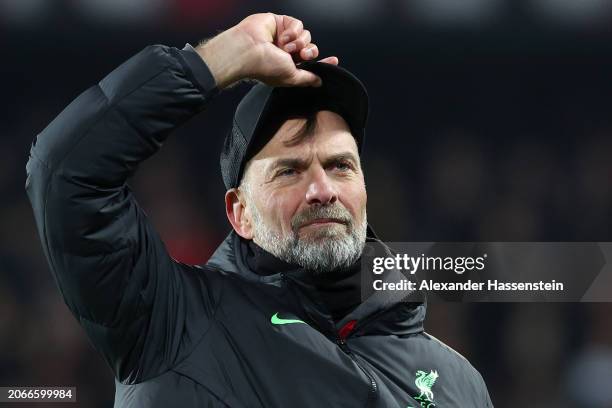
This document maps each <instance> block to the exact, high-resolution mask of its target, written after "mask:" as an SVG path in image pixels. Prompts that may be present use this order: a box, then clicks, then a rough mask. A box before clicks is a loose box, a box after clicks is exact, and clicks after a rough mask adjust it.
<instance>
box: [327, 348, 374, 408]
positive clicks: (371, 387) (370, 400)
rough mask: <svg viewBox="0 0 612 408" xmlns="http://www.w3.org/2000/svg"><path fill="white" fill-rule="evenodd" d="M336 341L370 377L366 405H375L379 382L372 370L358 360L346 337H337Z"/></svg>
mask: <svg viewBox="0 0 612 408" xmlns="http://www.w3.org/2000/svg"><path fill="white" fill-rule="evenodd" d="M336 343H337V344H338V346H340V349H341V350H342V351H344V353H346V355H348V356H349V357H350V358H351V360H353V361H354V362H355V364H356V365H357V367H359V369H360V370H361V371H363V373H364V374H365V375H366V377H368V379H369V380H370V393H369V395H368V400H367V402H366V407H371V406H374V405H373V404H374V401H375V400H376V397H377V392H378V384H376V380H375V379H374V377H373V376H372V375H371V374H370V372H369V371H368V370H367V369H366V368H365V367H364V366H363V365H362V364H361V363H360V362H359V360H357V357H356V356H355V354H353V352H352V351H351V349H350V348H349V346H348V344H346V339H344V338H342V337H338V338H337V339H336Z"/></svg>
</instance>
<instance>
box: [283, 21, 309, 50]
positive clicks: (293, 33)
mask: <svg viewBox="0 0 612 408" xmlns="http://www.w3.org/2000/svg"><path fill="white" fill-rule="evenodd" d="M283 27H284V28H285V30H284V31H283V32H282V33H281V36H280V45H283V44H287V43H288V42H289V41H293V40H295V39H296V38H298V36H299V35H300V34H301V33H302V30H303V29H304V25H303V24H302V22H301V21H300V20H298V19H297V18H293V17H290V16H283Z"/></svg>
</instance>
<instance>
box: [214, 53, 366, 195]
mask: <svg viewBox="0 0 612 408" xmlns="http://www.w3.org/2000/svg"><path fill="white" fill-rule="evenodd" d="M298 67H299V68H300V69H305V70H308V71H310V72H313V73H315V74H317V75H318V76H319V77H320V78H321V80H322V81H323V82H322V85H321V86H320V87H316V88H315V87H272V86H269V85H266V84H263V83H258V84H256V85H254V86H253V88H251V90H250V91H249V92H248V93H247V94H246V95H245V96H244V98H242V100H241V101H240V103H239V104H238V107H237V108H236V112H235V114H234V120H233V123H232V129H231V131H230V132H229V133H228V134H227V136H226V138H225V143H224V144H223V149H222V151H221V175H222V176H223V183H224V184H225V187H226V188H227V189H228V190H229V189H230V188H234V187H238V185H239V184H240V180H241V178H242V173H243V171H244V166H245V165H246V163H247V162H248V161H249V160H250V159H251V157H253V156H255V154H257V152H259V150H261V149H262V148H263V147H264V146H265V145H266V143H268V141H269V140H270V139H271V138H272V136H274V134H275V133H276V131H277V130H278V129H279V128H280V126H281V125H282V124H283V123H284V122H285V120H286V119H288V118H289V117H291V116H294V115H299V116H303V115H304V114H307V113H311V112H316V111H319V110H330V111H332V112H336V113H337V114H339V115H340V116H342V117H343V118H344V120H345V121H346V122H347V124H348V125H349V127H350V129H351V133H352V134H353V137H355V141H356V142H357V148H358V149H359V153H360V154H361V152H362V149H363V144H364V143H363V142H364V139H365V127H366V122H367V118H368V113H369V107H368V93H367V91H366V89H365V86H364V85H363V83H361V81H360V80H359V79H358V78H357V77H356V76H355V75H353V74H352V73H351V72H349V71H348V70H346V69H344V68H342V67H339V66H337V65H332V64H327V63H323V62H316V61H307V62H303V63H301V64H299V65H298Z"/></svg>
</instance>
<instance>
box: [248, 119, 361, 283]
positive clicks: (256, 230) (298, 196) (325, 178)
mask: <svg viewBox="0 0 612 408" xmlns="http://www.w3.org/2000/svg"><path fill="white" fill-rule="evenodd" d="M305 121H306V119H302V118H299V119H290V120H287V121H286V122H285V123H284V124H283V125H282V126H281V128H280V129H279V130H278V131H277V133H276V134H275V135H274V136H273V138H272V139H271V140H270V141H269V142H268V144H266V145H265V146H264V148H263V149H262V150H261V151H260V152H259V153H257V155H256V156H254V157H253V158H252V159H251V161H250V162H249V165H248V167H247V170H246V171H245V175H244V180H243V183H242V186H241V190H243V193H244V201H245V210H244V216H245V218H246V219H248V220H249V222H250V223H251V225H252V235H253V240H254V241H255V243H257V244H258V245H260V246H261V247H262V248H264V249H266V250H267V251H268V252H271V253H272V254H274V255H276V256H277V257H279V258H281V259H283V260H285V261H288V262H291V263H297V264H299V265H301V266H303V267H306V268H307V269H312V270H314V271H315V272H325V271H329V270H333V269H337V268H341V267H346V266H349V265H350V264H352V263H353V262H354V261H356V260H357V258H358V257H359V256H360V255H361V251H362V249H363V245H364V243H365V235H366V227H367V220H366V201H367V196H366V190H365V182H364V178H363V173H362V170H361V165H360V162H359V153H358V151H357V144H356V143H355V139H354V138H353V136H352V135H351V132H350V129H349V126H348V125H347V123H346V122H345V121H344V119H343V118H342V117H341V116H340V115H338V114H336V113H334V112H331V111H319V112H318V114H317V124H316V127H315V129H314V133H313V134H312V136H311V137H306V138H304V139H303V140H301V141H300V143H298V144H291V143H288V142H289V141H291V140H292V137H293V136H294V135H295V134H296V132H297V131H298V130H299V129H300V128H301V126H302V125H303V124H304V123H305ZM244 190H246V191H244Z"/></svg>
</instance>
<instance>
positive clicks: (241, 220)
mask: <svg viewBox="0 0 612 408" xmlns="http://www.w3.org/2000/svg"><path fill="white" fill-rule="evenodd" d="M225 214H226V215H227V219H228V220H229V222H230V224H232V228H234V231H236V234H238V235H240V236H241V237H242V238H244V239H253V224H252V222H251V219H250V217H249V214H247V211H246V203H245V202H244V196H243V194H241V193H240V191H238V189H236V188H232V189H230V190H227V191H226V192H225Z"/></svg>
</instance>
